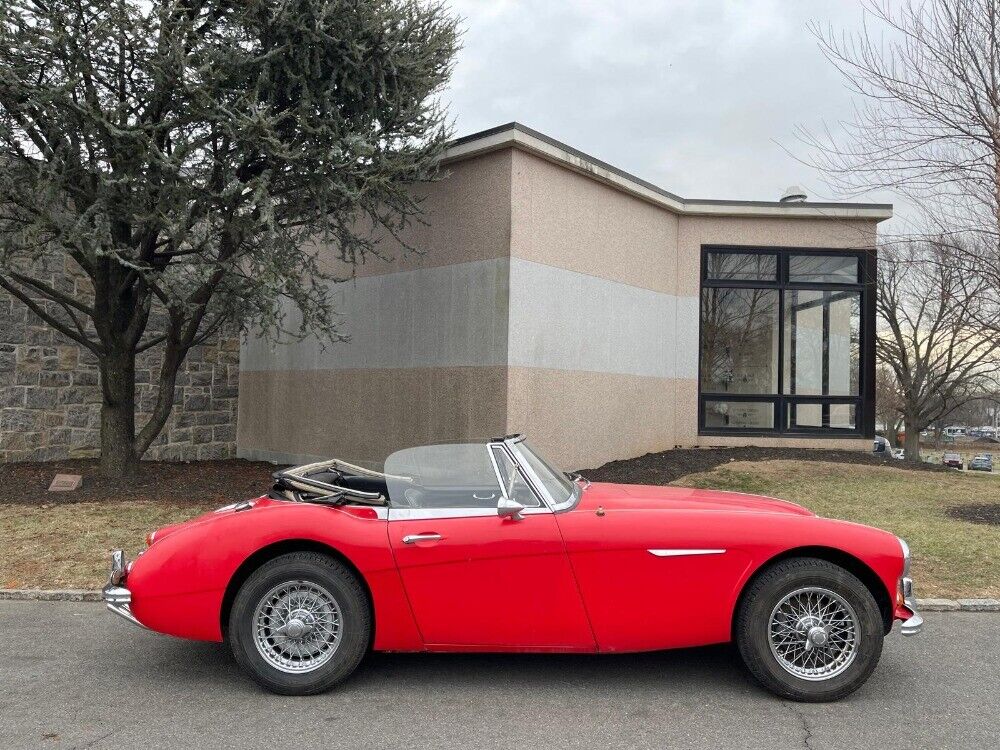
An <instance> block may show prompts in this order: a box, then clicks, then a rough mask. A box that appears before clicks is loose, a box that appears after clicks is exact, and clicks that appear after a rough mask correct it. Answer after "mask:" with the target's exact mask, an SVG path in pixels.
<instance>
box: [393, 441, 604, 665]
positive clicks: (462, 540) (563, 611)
mask: <svg viewBox="0 0 1000 750" xmlns="http://www.w3.org/2000/svg"><path fill="white" fill-rule="evenodd" d="M472 445H476V444H472ZM477 447H478V448H479V451H480V452H477V451H475V450H471V451H470V450H468V449H467V448H466V449H462V450H461V451H459V452H460V453H462V455H461V456H458V457H456V456H449V455H448V451H447V450H445V451H443V452H439V454H438V455H436V456H430V457H429V456H428V455H427V454H425V455H420V456H409V457H407V459H408V460H407V462H406V463H408V464H409V466H408V467H402V468H398V467H396V466H393V462H392V460H391V459H392V457H390V460H387V462H386V471H387V472H390V471H392V472H393V473H405V472H407V470H408V471H409V474H411V475H415V476H417V477H418V479H419V481H415V482H413V483H411V484H410V486H405V485H402V486H401V485H397V486H396V487H395V490H394V489H393V486H392V484H391V483H390V507H389V522H388V524H387V528H388V533H389V543H390V546H391V548H392V551H393V555H394V557H395V561H396V566H397V568H398V570H399V574H400V576H401V578H402V581H403V586H404V588H405V590H406V594H407V597H408V598H409V601H410V606H411V608H412V610H413V614H414V617H415V619H416V621H417V625H418V627H419V629H420V632H421V635H422V637H423V640H424V643H425V644H426V645H427V647H428V648H432V649H446V650H447V649H469V650H476V649H487V650H567V651H592V650H594V649H595V643H594V638H593V635H592V633H591V630H590V625H589V622H588V620H587V616H586V613H585V611H584V608H583V602H582V600H581V597H580V593H579V590H578V588H577V585H576V581H575V579H574V577H573V571H572V569H571V568H570V564H569V558H568V556H567V554H566V549H565V546H564V544H563V541H562V537H561V535H560V533H559V527H558V524H557V523H556V520H555V518H554V517H553V514H552V513H551V511H550V510H549V509H548V508H547V507H545V505H544V504H543V503H542V501H541V500H540V499H539V498H538V497H537V496H536V495H534V494H529V493H531V490H530V487H528V485H527V483H526V482H525V480H524V478H523V475H521V474H520V473H519V472H518V471H517V469H516V468H513V469H510V466H512V465H513V464H512V462H511V463H510V466H508V469H509V471H508V476H509V475H510V471H513V478H512V481H511V482H510V483H507V484H508V486H506V487H501V485H500V482H499V481H498V478H497V470H498V467H497V466H496V465H494V463H493V460H495V459H496V458H497V457H499V458H500V460H501V461H507V462H510V461H511V459H510V456H509V455H507V454H506V453H505V452H504V451H503V448H502V447H500V446H494V447H493V448H492V449H490V448H487V446H486V445H485V444H478V446H477ZM410 450H411V451H414V450H420V449H410ZM492 451H497V453H496V455H495V456H494V458H493V460H491V452H492ZM394 455H395V454H394ZM457 462H460V463H461V465H462V467H463V469H462V472H463V476H454V472H451V473H449V471H448V470H447V468H448V467H444V468H445V470H444V471H440V469H442V466H440V464H441V463H452V465H455V463H457ZM428 464H432V466H430V467H429V466H428ZM470 464H471V465H470ZM487 469H488V471H487ZM508 487H509V488H510V489H509V490H508ZM407 489H409V490H411V493H410V495H411V496H410V498H409V500H407V499H406V498H405V496H403V497H402V498H401V495H400V490H402V491H403V492H404V493H405V491H406V490H407ZM508 493H510V494H508ZM511 495H513V496H515V497H516V498H518V499H519V500H521V501H522V503H521V504H523V505H526V506H527V507H525V508H524V510H523V511H522V512H521V513H520V514H518V517H501V516H500V515H498V511H497V503H498V502H499V500H500V499H501V498H508V497H510V496H511ZM393 496H395V499H396V500H397V502H396V503H393V499H394V498H393ZM401 499H402V502H399V501H400V500H401Z"/></svg>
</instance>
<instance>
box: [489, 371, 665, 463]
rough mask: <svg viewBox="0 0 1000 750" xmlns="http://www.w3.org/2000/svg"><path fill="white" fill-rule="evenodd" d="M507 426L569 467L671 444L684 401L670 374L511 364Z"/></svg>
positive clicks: (643, 452)
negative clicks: (644, 373)
mask: <svg viewBox="0 0 1000 750" xmlns="http://www.w3.org/2000/svg"><path fill="white" fill-rule="evenodd" d="M507 394H508V399H509V402H508V412H507V427H508V431H510V432H522V433H524V434H526V435H527V436H528V438H529V439H530V440H531V442H532V443H533V444H534V445H535V446H536V447H537V448H538V449H539V450H541V451H542V453H543V454H544V455H546V456H550V457H551V459H552V460H553V461H554V462H556V463H557V464H558V465H560V466H563V467H564V468H566V469H584V468H594V467H597V466H600V465H601V464H603V463H606V462H607V461H612V460H614V459H618V458H632V457H634V456H641V455H643V454H645V453H650V452H652V451H659V450H663V449H664V448H672V447H673V444H672V443H671V442H670V440H669V435H670V432H671V426H672V425H673V423H674V420H675V414H676V410H677V408H678V406H681V407H683V405H684V402H683V401H681V400H679V399H678V398H677V382H676V381H674V380H672V379H670V378H654V377H638V376H635V375H621V374H615V373H601V372H582V371H572V370H545V369H540V368H534V367H532V368H524V367H511V368H510V370H509V374H508V378H507Z"/></svg>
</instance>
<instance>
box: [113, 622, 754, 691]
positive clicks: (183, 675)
mask: <svg viewBox="0 0 1000 750" xmlns="http://www.w3.org/2000/svg"><path fill="white" fill-rule="evenodd" d="M137 635H139V637H142V640H143V641H144V642H145V643H143V644H142V645H144V646H147V648H136V649H124V650H123V649H121V648H117V649H115V651H114V658H115V659H116V660H117V661H118V662H119V664H120V668H121V671H122V673H123V676H127V678H128V679H130V680H137V681H142V680H144V679H147V678H148V679H152V678H155V679H157V680H160V681H163V680H166V681H169V682H171V683H175V684H179V685H183V684H185V683H190V684H192V685H197V686H198V687H199V688H201V689H204V688H206V687H207V688H209V689H211V688H210V686H209V685H206V680H207V681H208V682H209V683H216V682H218V683H227V684H228V686H229V688H230V689H239V688H238V687H237V686H238V685H242V686H243V687H245V688H246V689H249V690H256V688H255V687H254V686H253V685H252V683H250V681H249V679H248V678H246V677H244V676H243V674H242V672H241V670H240V669H239V667H238V666H237V665H236V663H235V662H234V660H233V658H232V656H231V655H230V652H229V650H228V647H227V646H225V645H223V644H213V643H195V642H188V641H181V640H175V639H163V638H162V637H161V636H153V635H152V634H137ZM143 636H146V637H143ZM147 638H148V642H147ZM137 645H138V644H137ZM108 656H109V657H110V656H111V655H110V654H109V655H108ZM748 681H749V678H748V677H747V676H746V673H745V672H744V671H743V669H742V666H741V665H740V663H739V658H738V656H737V655H736V653H735V651H734V650H733V649H732V647H730V646H728V645H723V646H710V647H705V648H694V649H682V650H675V651H659V652H653V653H642V654H599V655H569V654H425V653H418V654H410V653H406V654H394V653H371V654H369V655H368V656H367V657H366V658H365V660H364V661H363V662H362V663H361V666H360V667H359V668H358V671H357V672H356V673H355V674H354V676H353V677H352V678H351V679H350V680H348V682H347V683H345V684H344V685H343V687H342V688H341V690H345V691H355V690H361V691H363V690H367V689H371V688H377V689H384V687H385V685H386V684H388V683H391V684H393V685H395V686H397V687H398V686H402V685H409V686H412V688H413V689H414V690H417V691H431V692H433V691H435V690H438V689H444V688H447V689H449V690H452V691H454V690H456V689H462V688H463V687H468V688H469V689H470V690H473V689H475V690H481V689H482V688H483V687H484V686H486V685H493V686H497V685H503V686H504V687H505V688H509V689H520V690H537V689H544V688H547V687H558V686H564V685H567V684H571V685H573V686H574V688H586V687H588V686H593V687H598V686H599V687H600V688H601V689H603V690H608V689H609V688H610V689H613V688H614V687H615V684H616V683H618V684H621V685H622V686H625V685H627V686H628V688H629V689H630V690H636V689H640V690H641V689H642V688H644V687H650V688H657V689H663V687H664V686H665V685H670V686H674V687H676V688H684V687H691V688H693V687H695V686H696V685H700V686H702V687H703V686H704V685H705V683H706V682H711V683H712V685H713V689H715V690H723V691H727V692H730V691H731V692H744V691H745V690H746V688H747V684H748Z"/></svg>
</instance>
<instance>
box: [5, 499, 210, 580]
mask: <svg viewBox="0 0 1000 750" xmlns="http://www.w3.org/2000/svg"><path fill="white" fill-rule="evenodd" d="M222 504H223V503H222V502H213V503H211V504H195V503H189V502H177V501H160V502H155V501H149V500H142V501H124V502H116V503H108V502H85V503H73V504H66V505H49V506H43V505H2V504H0V588H5V589H17V588H26V589H57V588H82V589H96V588H100V587H101V586H103V585H104V583H105V582H106V581H107V577H108V566H109V564H110V557H109V555H110V553H111V550H112V549H115V548H118V547H120V548H124V549H125V550H126V552H127V553H128V554H129V557H133V556H134V555H135V553H136V552H138V551H139V550H140V549H142V548H143V546H144V545H145V538H146V534H148V533H149V532H150V531H152V530H153V529H156V528H159V527H160V526H166V525H167V524H171V523H177V522H178V521H183V520H186V519H188V518H193V517H194V516H196V515H199V514H201V513H204V512H205V511H207V510H211V509H213V508H218V507H219V506H220V505H222Z"/></svg>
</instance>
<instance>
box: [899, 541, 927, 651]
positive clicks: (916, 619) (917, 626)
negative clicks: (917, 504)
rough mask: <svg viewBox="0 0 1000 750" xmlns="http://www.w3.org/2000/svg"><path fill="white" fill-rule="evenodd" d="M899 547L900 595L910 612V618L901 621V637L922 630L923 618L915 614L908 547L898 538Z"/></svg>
mask: <svg viewBox="0 0 1000 750" xmlns="http://www.w3.org/2000/svg"><path fill="white" fill-rule="evenodd" d="M896 538H897V539H899V546H900V547H901V548H902V550H903V576H902V578H900V579H899V589H900V594H902V596H903V605H904V606H905V607H906V608H907V609H908V610H910V612H911V616H910V617H909V618H907V619H906V620H904V621H903V625H902V626H901V627H900V629H899V632H900V633H902V634H903V635H916V634H917V633H919V632H920V631H921V630H923V628H924V618H923V617H921V616H920V613H919V612H917V598H916V597H915V596H914V595H913V579H912V578H910V545H908V544H907V543H906V542H904V541H903V540H902V539H900V538H899V537H896Z"/></svg>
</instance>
